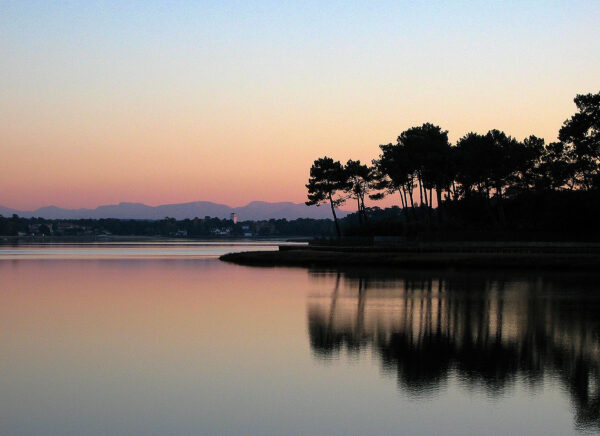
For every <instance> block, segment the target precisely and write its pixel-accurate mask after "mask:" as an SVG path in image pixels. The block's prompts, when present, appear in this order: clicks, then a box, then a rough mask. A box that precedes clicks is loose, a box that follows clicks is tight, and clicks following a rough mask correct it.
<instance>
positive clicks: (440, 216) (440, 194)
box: [435, 188, 443, 224]
mask: <svg viewBox="0 0 600 436" xmlns="http://www.w3.org/2000/svg"><path fill="white" fill-rule="evenodd" d="M435 193H436V195H437V204H438V207H437V210H438V221H439V222H440V224H441V223H442V221H443V220H442V190H441V189H440V188H436V189H435Z"/></svg>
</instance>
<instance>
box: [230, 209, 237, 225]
mask: <svg viewBox="0 0 600 436" xmlns="http://www.w3.org/2000/svg"><path fill="white" fill-rule="evenodd" d="M231 221H233V224H237V213H235V212H231Z"/></svg>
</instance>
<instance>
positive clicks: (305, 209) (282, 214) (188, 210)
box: [0, 201, 349, 221]
mask: <svg viewBox="0 0 600 436" xmlns="http://www.w3.org/2000/svg"><path fill="white" fill-rule="evenodd" d="M231 212H235V213H237V215H238V220H239V221H245V220H253V221H256V220H266V219H271V218H275V219H281V218H285V219H288V220H293V219H297V218H315V219H319V218H331V209H330V207H329V206H328V205H323V206H321V207H314V206H310V207H309V206H306V205H305V204H302V203H291V202H279V203H268V202H266V201H253V202H251V203H248V204H247V205H246V206H242V207H231V206H227V205H225V204H218V203H212V202H210V201H194V202H192V203H179V204H163V205H160V206H147V205H145V204H142V203H119V204H111V205H105V206H99V207H97V208H95V209H62V208H60V207H56V206H47V207H41V208H39V209H36V210H32V211H23V210H15V209H10V208H7V207H3V206H0V215H2V216H5V217H9V216H12V215H13V214H17V215H19V216H20V217H23V218H31V217H40V218H47V219H78V218H94V219H99V218H119V219H147V220H157V219H162V218H165V217H171V218H176V219H185V218H195V217H198V218H204V217H205V216H210V217H213V218H221V219H224V218H229V217H230V214H231ZM337 214H338V217H339V218H342V217H345V216H346V215H348V214H349V212H347V211H343V210H337Z"/></svg>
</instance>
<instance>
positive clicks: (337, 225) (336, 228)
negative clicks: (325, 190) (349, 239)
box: [329, 194, 342, 239]
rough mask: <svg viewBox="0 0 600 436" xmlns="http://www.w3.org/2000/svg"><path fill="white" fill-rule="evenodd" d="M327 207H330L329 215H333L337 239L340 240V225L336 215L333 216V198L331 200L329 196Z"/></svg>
mask: <svg viewBox="0 0 600 436" xmlns="http://www.w3.org/2000/svg"><path fill="white" fill-rule="evenodd" d="M329 205H330V206H331V213H332V214H333V222H334V223H335V231H336V233H337V237H338V239H341V237H342V232H341V231H340V223H338V219H337V215H336V214H335V207H333V198H331V194H329Z"/></svg>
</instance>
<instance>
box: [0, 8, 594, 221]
mask: <svg viewBox="0 0 600 436" xmlns="http://www.w3.org/2000/svg"><path fill="white" fill-rule="evenodd" d="M599 22H600V2H598V1H581V2H567V1H557V2H550V1H518V2H517V1H515V2H511V1H498V2H493V1H492V2H490V1H486V2H462V1H461V2H412V1H411V2H402V1H390V2H377V4H373V3H371V2H364V3H357V2H327V3H326V2H321V1H314V2H312V1H303V2H283V1H273V2H251V1H244V2H223V1H218V2H201V1H193V2H192V1H179V2H177V1H168V2H159V1H156V2H153V1H143V2H142V1H139V2H124V1H115V2H110V1H102V2H94V1H79V2H78V1H69V2H43V1H39V2H38V1H6V0H0V146H1V152H2V158H1V159H0V205H3V206H8V207H13V208H18V209H33V208H37V207H40V206H45V205H50V204H53V205H57V206H62V207H95V206H97V205H99V204H107V203H118V202H121V201H136V202H144V203H146V204H151V205H156V204H164V203H175V202H184V201H195V200H209V201H216V202H222V203H226V204H229V205H232V206H239V205H242V204H245V203H247V202H249V201H252V200H266V201H284V200H288V201H295V202H302V201H304V200H305V196H306V190H305V187H304V184H305V183H306V181H307V178H308V170H309V168H310V165H311V163H312V161H313V160H314V159H316V158H317V157H320V156H323V155H329V156H332V157H334V158H336V159H340V160H342V161H345V160H347V159H349V158H353V159H361V160H363V161H367V162H369V161H370V160H371V159H373V158H375V157H377V155H378V151H379V150H378V147H377V146H378V145H379V144H382V143H387V142H391V141H394V140H395V138H396V137H397V135H398V134H399V133H400V132H401V131H403V130H405V129H406V128H408V127H411V126H413V125H418V124H421V123H423V122H427V121H430V122H433V123H436V124H439V125H440V126H442V127H443V128H444V129H447V130H449V132H450V139H451V140H452V141H455V140H456V139H458V138H460V137H461V136H462V135H464V134H465V133H467V132H469V131H478V132H485V131H487V130H489V129H491V128H498V129H502V130H504V131H506V132H507V133H509V134H511V135H513V136H516V137H517V138H519V139H522V138H523V137H525V136H528V135H529V134H535V135H538V136H541V137H544V138H546V140H549V141H551V140H555V139H556V136H557V133H558V129H559V128H560V126H561V124H562V122H563V121H564V120H565V119H566V118H568V117H569V116H570V115H571V114H573V113H574V111H575V106H574V104H573V97H574V96H575V95H576V94H578V93H588V92H598V91H599V90H600V56H599V54H600V26H599V25H598V23H599Z"/></svg>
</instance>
